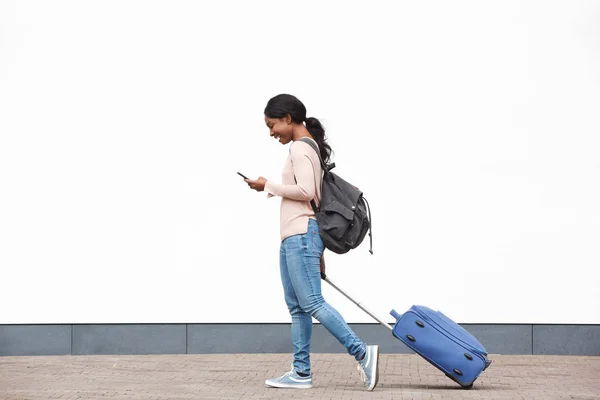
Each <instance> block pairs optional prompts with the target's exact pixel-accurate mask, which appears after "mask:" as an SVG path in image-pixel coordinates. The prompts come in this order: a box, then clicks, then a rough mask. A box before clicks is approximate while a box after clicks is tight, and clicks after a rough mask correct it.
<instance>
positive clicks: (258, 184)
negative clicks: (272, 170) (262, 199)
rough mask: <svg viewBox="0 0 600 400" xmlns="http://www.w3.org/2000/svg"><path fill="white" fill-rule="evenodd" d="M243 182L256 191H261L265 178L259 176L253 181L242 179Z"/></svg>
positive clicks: (265, 181) (263, 188)
mask: <svg viewBox="0 0 600 400" xmlns="http://www.w3.org/2000/svg"><path fill="white" fill-rule="evenodd" d="M244 182H246V183H247V184H248V186H250V189H254V190H256V191H257V192H262V191H263V190H265V183H267V180H266V179H265V178H263V177H262V176H259V177H258V179H257V180H255V181H253V180H252V179H244Z"/></svg>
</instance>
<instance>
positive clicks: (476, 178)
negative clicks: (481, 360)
mask: <svg viewBox="0 0 600 400" xmlns="http://www.w3.org/2000/svg"><path fill="white" fill-rule="evenodd" d="M366 4H367V3H365V2H361V3H350V2H343V3H342V2H339V3H334V2H302V3H283V2H278V1H270V2H267V1H245V2H243V1H238V2H231V1H220V2H216V1H213V2H193V1H178V2H167V1H162V2H158V1H152V2H148V1H124V2H117V1H112V2H109V1H103V2H92V1H54V2H45V1H27V2H17V1H3V2H1V3H0V28H1V31H0V272H1V275H0V279H1V283H2V285H1V290H0V323H2V324H7V323H9V324H11V323H123V322H127V323H138V322H139V323H142V322H156V323H159V322H189V323H194V322H288V321H289V315H288V313H287V309H286V306H285V303H284V300H283V293H282V289H281V284H280V278H279V269H278V268H279V266H278V251H279V221H278V216H279V199H278V198H276V199H269V200H267V199H266V198H265V197H266V195H265V194H264V193H260V194H259V193H256V192H253V191H250V190H249V189H248V187H247V186H246V185H245V184H244V182H243V181H242V180H241V178H239V177H238V175H236V172H237V171H240V172H242V173H244V174H247V175H250V176H252V177H257V176H259V175H262V176H265V177H267V178H269V179H274V180H277V181H279V180H280V170H281V166H282V164H283V162H284V160H285V157H286V155H287V151H288V149H287V147H283V146H281V145H280V144H278V143H277V142H275V141H274V140H272V139H271V138H269V137H268V130H267V128H266V127H265V126H264V122H263V110H264V107H265V105H266V102H267V101H268V99H269V98H270V97H272V96H274V95H276V94H279V93H292V94H294V95H296V96H298V97H299V98H300V99H301V100H302V101H303V102H304V103H305V104H306V106H307V109H308V114H309V116H314V117H317V118H321V119H322V121H323V122H324V124H325V125H326V128H327V133H328V135H329V138H330V143H331V145H332V147H333V148H334V151H335V153H336V154H335V158H334V161H335V162H336V163H337V166H338V167H337V168H336V172H337V173H338V174H340V175H341V176H342V177H344V178H346V179H347V180H349V181H351V182H352V183H355V184H356V185H358V186H359V187H361V188H362V189H363V190H364V192H365V195H366V197H367V199H368V200H370V203H371V206H372V212H373V238H374V252H375V255H374V256H371V255H370V254H369V253H368V251H367V250H368V244H367V241H365V244H363V245H362V246H361V247H360V248H359V249H357V250H354V251H352V252H351V253H349V254H346V255H343V256H338V255H335V254H333V253H328V256H327V263H328V271H329V275H330V276H331V278H332V279H334V281H336V282H337V283H338V284H339V285H340V286H342V287H344V288H346V289H348V291H349V292H350V293H351V294H354V295H356V296H357V297H358V298H359V299H360V300H362V301H363V302H364V303H365V304H366V305H367V306H369V307H370V308H371V309H373V310H374V311H375V312H377V313H379V314H380V315H382V316H383V317H384V318H385V319H386V320H389V321H392V318H391V316H389V315H388V312H389V310H390V309H391V308H392V307H394V308H396V309H397V310H398V311H403V310H404V309H406V308H408V307H410V306H411V305H412V304H424V305H428V306H430V307H432V308H436V309H439V310H441V311H443V312H445V313H446V314H447V315H448V316H450V317H451V318H454V319H455V320H457V321H459V322H463V323H467V322H470V323H600V268H598V267H599V266H600V250H599V249H600V246H599V244H600V211H599V206H598V205H599V204H600V161H599V154H600V138H599V133H600V119H599V117H598V112H599V111H600V91H599V89H600V84H599V82H600V72H599V71H600V39H599V38H600V29H599V26H600V5H598V3H597V2H588V1H571V0H569V1H566V0H565V1H560V2H556V1H554V2H549V1H536V2H534V1H528V2H518V1H510V2H508V1H504V2H494V3H492V2H477V1H473V2H457V1H454V2H445V1H439V2H402V3H399V2H385V3H383V2H369V5H368V6H367V5H366ZM323 291H324V295H325V297H326V299H328V301H330V302H331V303H332V304H333V305H334V306H335V307H336V308H337V309H338V310H339V311H340V312H341V313H342V314H343V315H344V316H345V317H346V319H347V320H348V321H349V322H371V321H372V319H371V318H370V317H368V316H366V315H364V314H363V313H362V311H360V310H359V309H358V308H357V307H356V306H355V305H353V304H352V303H350V302H349V301H348V300H346V299H345V298H343V297H342V296H341V295H339V294H337V293H335V292H334V291H333V290H332V288H330V287H328V286H326V287H324V289H323Z"/></svg>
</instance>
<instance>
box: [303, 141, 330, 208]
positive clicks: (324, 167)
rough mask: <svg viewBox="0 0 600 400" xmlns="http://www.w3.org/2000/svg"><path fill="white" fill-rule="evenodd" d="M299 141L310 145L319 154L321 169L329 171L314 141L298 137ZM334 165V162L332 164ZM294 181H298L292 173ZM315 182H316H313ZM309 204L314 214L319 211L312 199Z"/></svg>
mask: <svg viewBox="0 0 600 400" xmlns="http://www.w3.org/2000/svg"><path fill="white" fill-rule="evenodd" d="M299 141H300V142H304V143H308V144H309V145H310V147H312V148H313V150H314V151H315V153H317V156H319V161H320V162H321V168H322V169H323V171H327V172H329V169H331V168H329V169H327V166H326V165H325V163H324V162H323V159H322V158H321V154H320V153H319V148H318V147H317V145H316V144H315V142H313V141H312V140H310V139H309V138H306V137H303V138H300V140H299ZM333 165H334V166H335V164H333ZM294 182H296V183H298V181H297V180H296V175H295V174H294ZM315 184H316V182H315ZM321 190H323V186H322V185H321ZM310 205H311V207H312V209H313V211H314V212H315V214H317V213H318V212H319V209H318V208H317V204H316V203H315V201H314V200H311V201H310Z"/></svg>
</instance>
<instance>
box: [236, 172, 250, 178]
mask: <svg viewBox="0 0 600 400" xmlns="http://www.w3.org/2000/svg"><path fill="white" fill-rule="evenodd" d="M237 174H238V175H239V176H241V177H242V178H244V179H250V178H247V177H246V176H245V175H244V174H241V173H239V172H238V173H237Z"/></svg>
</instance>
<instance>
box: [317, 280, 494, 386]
mask: <svg viewBox="0 0 600 400" xmlns="http://www.w3.org/2000/svg"><path fill="white" fill-rule="evenodd" d="M321 278H323V280H324V281H325V282H327V283H329V284H330V285H331V286H333V287H334V288H335V289H336V290H337V291H339V292H340V293H341V294H343V295H344V296H346V297H347V298H348V299H349V300H350V301H352V302H353V303H354V304H356V305H357V306H358V307H359V308H360V309H362V310H363V311H364V312H366V313H367V314H369V315H370V316H371V317H373V318H375V320H377V321H378V322H379V323H380V324H381V325H383V326H384V327H386V328H387V329H389V330H391V331H392V334H393V335H394V337H396V338H397V339H399V340H400V341H401V342H402V343H404V344H406V345H407V346H408V347H410V348H411V349H412V350H413V351H414V352H415V353H417V354H419V355H420V356H421V357H423V358H424V359H425V360H427V361H429V363H430V364H432V365H433V366H435V367H436V368H438V369H439V370H441V371H442V372H443V373H444V374H446V376H447V377H448V378H450V379H452V380H453V381H454V382H456V383H458V384H459V385H460V386H462V387H463V388H465V389H470V388H472V387H473V382H475V380H476V379H477V378H478V377H479V375H480V374H481V373H482V372H483V371H484V370H485V369H486V368H487V367H489V366H490V364H491V363H492V361H491V360H489V359H488V358H487V352H486V350H485V348H484V347H483V346H482V345H481V343H479V342H478V341H477V339H475V337H474V336H473V335H471V334H470V333H469V332H467V331H466V330H465V329H464V328H462V327H461V326H460V325H458V324H457V323H456V322H454V321H452V320H451V319H450V318H448V317H447V316H445V315H444V314H442V313H441V312H439V311H434V310H431V309H430V308H427V307H425V306H418V305H414V306H412V307H411V308H410V309H409V310H408V311H406V312H405V313H404V314H398V313H397V312H396V311H395V310H393V309H392V311H391V312H390V314H391V315H392V316H393V317H394V318H395V319H396V323H395V324H394V326H393V327H391V326H390V325H389V324H388V323H387V322H385V321H384V320H382V319H381V318H379V317H378V316H376V315H375V314H373V313H372V312H371V311H370V310H368V309H367V308H366V307H365V306H363V305H362V304H361V303H359V302H357V301H356V300H354V299H353V298H352V297H351V296H349V295H348V294H347V293H346V292H344V291H343V290H342V289H340V288H339V287H338V286H337V285H336V284H334V283H333V282H332V281H331V280H330V279H329V278H328V277H327V276H326V275H325V274H323V273H321Z"/></svg>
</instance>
